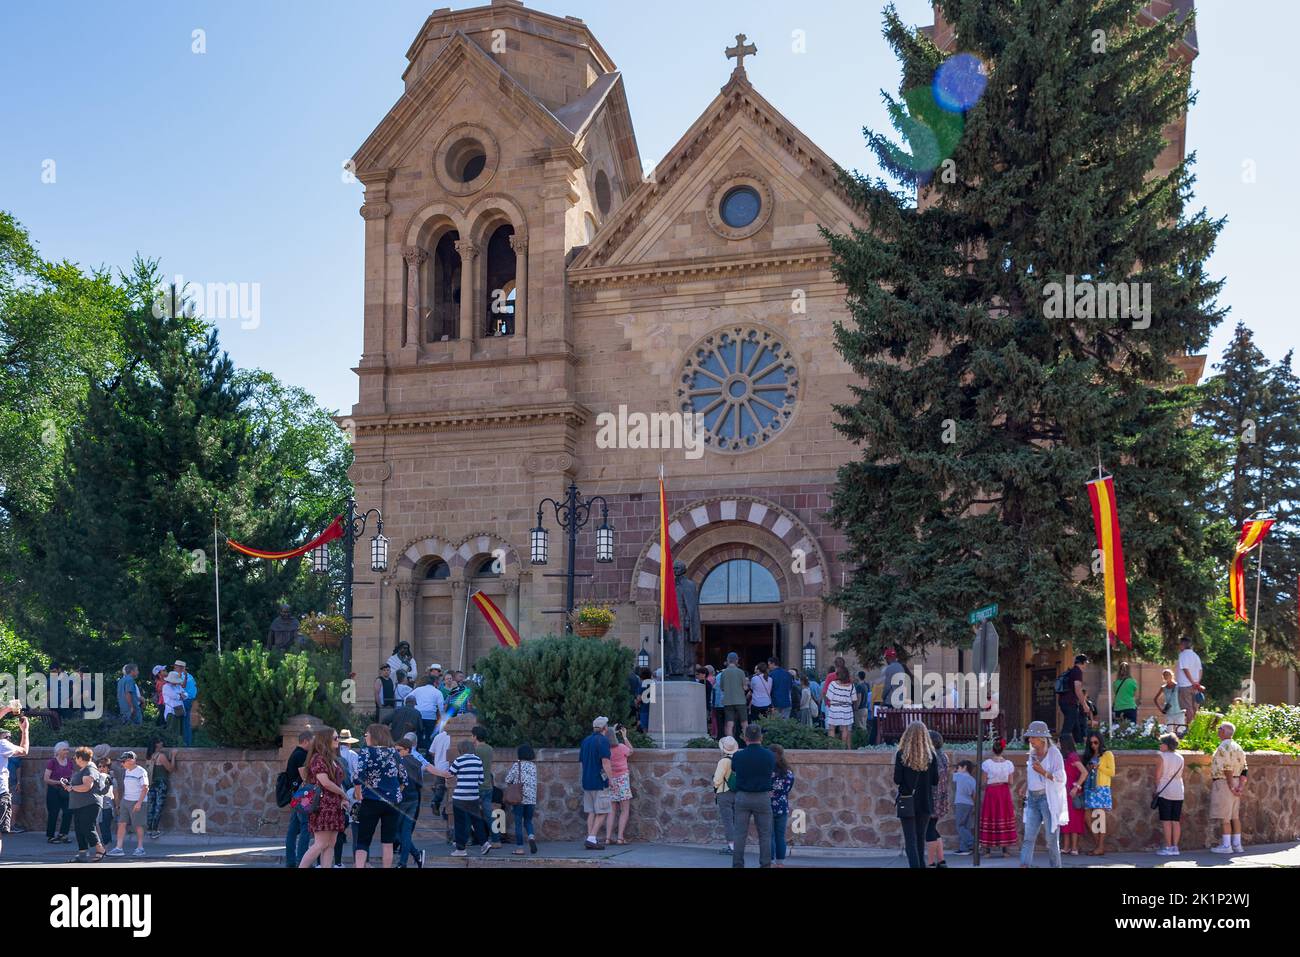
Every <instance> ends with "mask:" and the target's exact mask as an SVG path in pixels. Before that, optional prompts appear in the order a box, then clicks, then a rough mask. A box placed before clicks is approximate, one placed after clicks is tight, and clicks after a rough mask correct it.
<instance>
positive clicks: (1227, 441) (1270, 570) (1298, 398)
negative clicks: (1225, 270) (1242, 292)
mask: <svg viewBox="0 0 1300 957" xmlns="http://www.w3.org/2000/svg"><path fill="white" fill-rule="evenodd" d="M1291 358H1292V357H1291V353H1287V354H1286V356H1284V357H1283V358H1282V359H1281V361H1279V362H1278V363H1277V364H1276V365H1273V366H1271V367H1270V366H1269V364H1268V360H1267V359H1266V358H1265V357H1264V354H1263V353H1262V352H1260V351H1259V349H1258V348H1256V346H1255V343H1254V338H1253V337H1252V335H1251V332H1250V330H1249V329H1248V328H1247V327H1246V326H1245V324H1243V323H1238V324H1237V328H1236V330H1235V331H1234V334H1233V337H1232V341H1231V342H1230V343H1229V344H1228V347H1227V348H1226V349H1225V350H1224V352H1223V357H1222V359H1221V360H1220V361H1219V363H1218V364H1217V365H1216V366H1215V370H1216V372H1217V374H1216V375H1215V376H1214V377H1213V378H1210V379H1208V380H1207V381H1206V382H1205V384H1204V385H1203V386H1202V388H1201V392H1202V396H1203V404H1202V407H1201V409H1200V410H1199V412H1198V421H1199V422H1201V423H1202V424H1204V425H1205V426H1206V427H1207V428H1209V429H1211V430H1212V431H1213V432H1214V434H1215V435H1216V436H1217V437H1218V438H1219V440H1220V446H1219V448H1220V450H1221V454H1222V467H1221V469H1220V480H1219V482H1218V484H1217V485H1216V486H1215V487H1214V489H1213V490H1212V492H1211V494H1210V505H1211V508H1212V510H1213V512H1214V514H1215V515H1217V516H1218V517H1219V518H1221V519H1222V520H1223V522H1224V523H1225V524H1226V525H1228V526H1229V527H1230V528H1231V529H1232V531H1233V537H1234V540H1235V537H1236V535H1237V534H1239V533H1240V530H1241V524H1242V522H1243V521H1245V520H1246V519H1248V518H1250V517H1252V516H1253V515H1255V514H1256V513H1257V512H1260V511H1266V512H1268V513H1269V514H1270V515H1272V516H1273V517H1274V518H1275V519H1276V522H1275V524H1274V525H1273V527H1272V529H1271V530H1270V531H1269V534H1268V537H1267V538H1266V539H1265V544H1264V575H1263V579H1262V581H1261V582H1260V589H1259V592H1260V594H1259V598H1260V604H1259V609H1260V614H1259V619H1260V621H1259V644H1260V649H1259V650H1260V654H1261V655H1263V656H1264V657H1267V658H1270V659H1290V660H1291V661H1294V659H1295V648H1296V633H1297V632H1296V629H1297V622H1296V614H1297V610H1296V602H1297V595H1296V588H1297V575H1300V531H1298V530H1297V529H1296V518H1297V514H1298V511H1300V381H1297V379H1296V376H1295V373H1294V372H1293V371H1292V369H1291ZM1230 560H1231V556H1230V554H1229V553H1225V554H1223V555H1222V556H1220V557H1219V562H1218V565H1219V568H1220V573H1221V574H1220V588H1222V589H1224V590H1225V591H1226V589H1227V578H1226V572H1227V570H1228V568H1229V563H1230ZM1258 568H1259V565H1258V555H1257V554H1256V553H1252V554H1251V555H1250V556H1249V557H1248V558H1247V559H1246V571H1247V576H1246V597H1247V601H1246V608H1247V612H1248V614H1249V615H1250V616H1251V619H1252V621H1253V618H1254V613H1255V586H1256V581H1255V575H1256V573H1257V570H1258Z"/></svg>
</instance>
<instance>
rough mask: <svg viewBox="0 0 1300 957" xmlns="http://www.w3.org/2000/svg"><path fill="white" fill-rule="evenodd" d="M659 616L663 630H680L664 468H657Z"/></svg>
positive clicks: (680, 622)
mask: <svg viewBox="0 0 1300 957" xmlns="http://www.w3.org/2000/svg"><path fill="white" fill-rule="evenodd" d="M659 550H660V552H662V554H661V555H660V556H659V614H660V616H661V617H662V618H663V622H664V627H665V628H680V627H681V626H682V621H681V619H680V618H678V617H677V581H676V579H674V578H673V555H672V545H671V544H669V541H668V499H667V497H666V496H665V495H664V467H663V466H662V465H661V466H659Z"/></svg>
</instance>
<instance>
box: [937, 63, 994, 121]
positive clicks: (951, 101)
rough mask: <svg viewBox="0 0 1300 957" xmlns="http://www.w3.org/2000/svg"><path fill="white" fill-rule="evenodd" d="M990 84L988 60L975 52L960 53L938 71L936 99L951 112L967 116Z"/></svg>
mask: <svg viewBox="0 0 1300 957" xmlns="http://www.w3.org/2000/svg"><path fill="white" fill-rule="evenodd" d="M988 83H989V74H988V68H987V67H985V65H984V61H983V60H981V59H980V58H979V57H977V56H975V54H973V53H958V54H957V55H956V56H952V57H949V58H948V59H947V60H945V61H944V62H943V64H942V65H941V66H940V67H939V69H937V70H935V71H934V100H935V102H936V103H938V104H939V105H940V106H941V107H943V108H944V109H945V110H947V111H948V112H949V113H964V112H966V111H967V110H969V109H970V108H971V107H973V106H974V105H975V104H976V103H978V102H979V98H980V97H981V96H983V95H984V88H985V87H986V86H988Z"/></svg>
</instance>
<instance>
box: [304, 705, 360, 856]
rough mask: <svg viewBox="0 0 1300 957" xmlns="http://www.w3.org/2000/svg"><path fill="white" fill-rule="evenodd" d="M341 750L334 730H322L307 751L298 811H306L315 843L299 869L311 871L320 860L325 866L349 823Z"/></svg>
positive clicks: (307, 852) (308, 849) (308, 824)
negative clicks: (309, 869)
mask: <svg viewBox="0 0 1300 957" xmlns="http://www.w3.org/2000/svg"><path fill="white" fill-rule="evenodd" d="M338 747H339V736H338V733H337V732H336V731H335V730H334V729H333V728H321V729H320V730H319V731H317V732H316V734H315V736H314V737H313V738H312V740H311V745H310V747H309V748H308V750H307V760H306V765H307V774H306V778H305V785H304V787H302V788H301V789H300V793H301V794H302V795H303V798H302V800H301V801H300V803H299V805H298V808H299V809H301V810H305V811H306V812H307V829H308V830H309V831H310V832H311V837H312V843H311V847H309V848H307V851H306V853H305V854H303V856H302V859H301V860H300V861H299V862H298V867H299V868H300V869H306V868H309V867H311V866H312V865H313V864H315V863H316V862H317V861H321V862H322V864H321V866H322V867H323V866H324V863H323V862H324V861H325V855H327V854H329V853H330V852H331V851H333V849H334V846H335V842H336V841H337V840H338V836H339V831H341V830H343V828H344V827H345V825H346V823H347V818H346V817H345V816H344V814H343V801H344V799H346V797H347V792H346V791H344V790H343V764H342V762H341V761H340V760H339V754H338ZM295 800H298V799H297V798H295ZM336 866H337V865H336Z"/></svg>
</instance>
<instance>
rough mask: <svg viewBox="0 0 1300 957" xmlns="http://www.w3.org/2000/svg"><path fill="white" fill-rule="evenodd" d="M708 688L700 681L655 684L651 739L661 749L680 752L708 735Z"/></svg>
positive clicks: (651, 710)
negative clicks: (694, 739)
mask: <svg viewBox="0 0 1300 957" xmlns="http://www.w3.org/2000/svg"><path fill="white" fill-rule="evenodd" d="M708 691H709V686H708V685H702V684H700V683H699V682H697V681H656V682H655V683H654V687H653V694H654V698H653V699H652V700H651V702H650V736H651V737H652V738H654V739H655V742H656V743H657V744H658V745H659V746H660V747H666V748H680V747H682V746H683V745H684V744H686V742H687V741H689V740H690V739H691V738H702V737H704V736H705V735H707V734H708V722H707V717H706V715H707V711H706V707H707V705H708Z"/></svg>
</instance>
